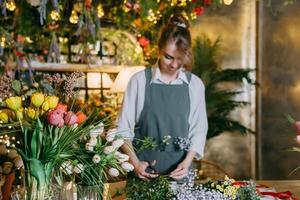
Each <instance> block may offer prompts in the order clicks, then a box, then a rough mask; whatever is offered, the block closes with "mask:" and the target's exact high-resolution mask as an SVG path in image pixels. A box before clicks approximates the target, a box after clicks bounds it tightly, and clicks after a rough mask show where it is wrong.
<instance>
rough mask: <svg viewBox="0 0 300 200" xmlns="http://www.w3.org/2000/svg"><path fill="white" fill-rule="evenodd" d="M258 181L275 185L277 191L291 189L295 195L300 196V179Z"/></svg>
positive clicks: (270, 185) (271, 185)
mask: <svg viewBox="0 0 300 200" xmlns="http://www.w3.org/2000/svg"><path fill="white" fill-rule="evenodd" d="M256 182H257V183H259V184H263V185H266V186H269V187H271V188H272V187H273V188H275V190H276V192H285V191H290V192H291V193H292V194H293V197H297V198H300V180H259V181H256Z"/></svg>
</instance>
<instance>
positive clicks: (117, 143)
mask: <svg viewBox="0 0 300 200" xmlns="http://www.w3.org/2000/svg"><path fill="white" fill-rule="evenodd" d="M123 144H124V140H123V139H117V140H115V141H113V143H112V146H113V147H115V149H118V148H120V147H121V146H122V145H123Z"/></svg>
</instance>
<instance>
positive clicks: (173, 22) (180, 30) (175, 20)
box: [158, 14, 194, 70]
mask: <svg viewBox="0 0 300 200" xmlns="http://www.w3.org/2000/svg"><path fill="white" fill-rule="evenodd" d="M170 42H175V44H176V47H177V49H178V51H180V52H181V53H182V54H183V55H184V58H183V61H184V63H185V64H184V66H183V67H184V68H185V69H186V70H191V69H192V67H193V64H194V57H193V53H192V39H191V33H190V31H189V22H188V20H187V19H186V18H185V17H184V16H182V15H178V14H177V15H173V16H172V17H171V18H170V19H169V22H168V23H167V24H165V25H164V27H163V28H162V31H161V34H160V38H159V40H158V50H159V51H161V50H163V49H164V48H165V47H166V45H167V44H168V43H170Z"/></svg>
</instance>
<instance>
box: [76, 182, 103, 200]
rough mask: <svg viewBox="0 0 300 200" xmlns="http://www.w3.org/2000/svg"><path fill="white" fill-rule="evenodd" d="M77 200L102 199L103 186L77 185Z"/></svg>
mask: <svg viewBox="0 0 300 200" xmlns="http://www.w3.org/2000/svg"><path fill="white" fill-rule="evenodd" d="M77 199H78V200H104V199H106V197H105V195H104V194H103V187H101V186H86V185H77Z"/></svg>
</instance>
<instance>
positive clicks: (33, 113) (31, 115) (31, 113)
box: [26, 108, 37, 119]
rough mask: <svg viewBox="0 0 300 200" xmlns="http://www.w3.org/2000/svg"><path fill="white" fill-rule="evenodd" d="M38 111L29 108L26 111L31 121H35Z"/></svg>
mask: <svg viewBox="0 0 300 200" xmlns="http://www.w3.org/2000/svg"><path fill="white" fill-rule="evenodd" d="M36 114H37V113H36V111H35V110H34V109H33V108H28V109H27V110H26V115H27V116H28V117H29V118H30V119H35V118H36V117H37V116H36Z"/></svg>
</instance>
